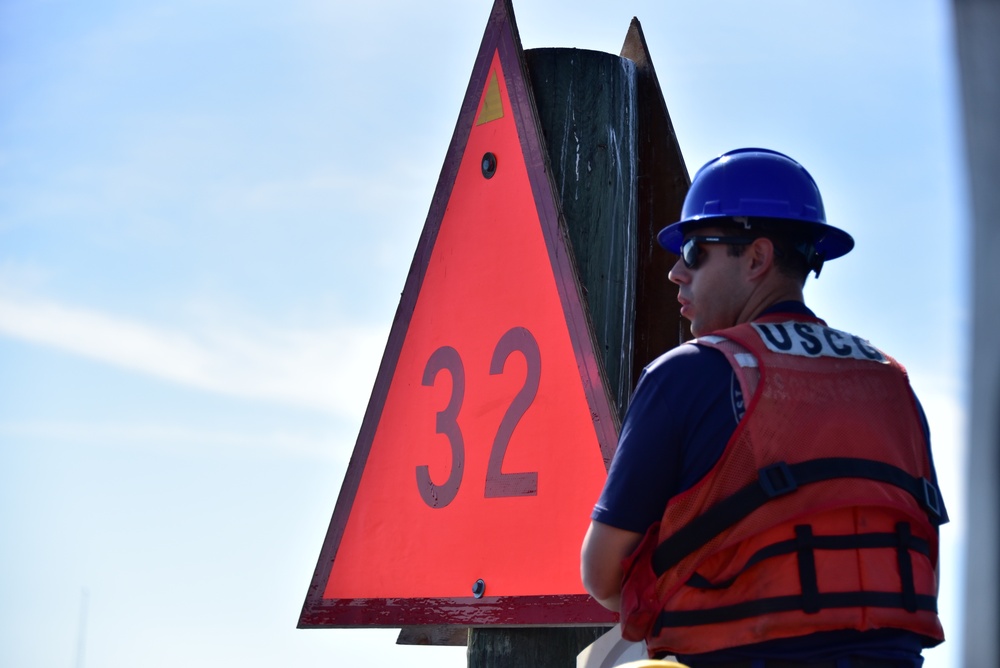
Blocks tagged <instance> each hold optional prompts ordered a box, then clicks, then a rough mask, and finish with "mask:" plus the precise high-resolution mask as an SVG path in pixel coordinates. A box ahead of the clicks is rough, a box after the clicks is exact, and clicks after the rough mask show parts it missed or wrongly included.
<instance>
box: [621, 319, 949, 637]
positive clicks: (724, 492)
mask: <svg viewBox="0 0 1000 668" xmlns="http://www.w3.org/2000/svg"><path fill="white" fill-rule="evenodd" d="M698 343H700V344H703V345H708V346H711V347H714V348H716V349H718V350H720V351H721V352H723V353H724V354H725V355H726V357H727V359H728V360H729V361H730V363H731V364H732V365H733V368H734V369H735V370H736V373H737V377H738V378H739V381H740V384H741V386H742V389H743V391H744V396H745V397H751V399H750V402H749V405H748V409H747V413H746V415H745V416H744V418H743V419H742V420H741V422H740V424H739V425H738V426H737V428H736V430H735V432H734V433H733V436H732V437H731V439H730V441H729V443H728V444H727V445H726V448H725V450H724V452H723V454H722V456H721V457H720V459H719V461H718V462H717V463H716V464H715V466H714V467H713V468H712V470H711V471H710V472H709V473H708V474H707V475H706V476H705V477H704V478H703V479H702V480H700V481H699V482H698V483H696V484H695V485H694V486H693V487H692V488H691V489H689V490H687V491H686V492H684V493H682V494H680V495H678V496H677V497H675V498H673V499H671V501H670V502H669V503H668V505H667V508H666V510H665V511H664V514H663V518H662V520H661V521H660V522H659V523H657V524H655V525H654V526H653V527H651V528H650V530H649V531H648V532H647V534H646V536H645V538H644V539H643V541H642V543H641V544H640V546H639V547H638V548H637V549H636V551H635V552H634V553H633V554H632V555H631V556H630V557H629V558H628V559H627V560H626V561H625V564H624V568H625V579H624V582H623V588H622V628H623V635H624V636H625V637H626V638H628V639H630V640H641V639H645V640H646V642H647V646H648V648H649V651H650V655H651V656H652V655H654V654H655V653H658V652H669V653H675V654H697V653H702V652H710V651H716V650H720V649H725V648H729V647H738V646H742V645H749V644H754V643H758V642H763V641H765V640H771V639H776V638H785V637H793V636H800V635H806V634H810V633H815V632H819V631H829V630H838V629H857V630H862V631H864V630H870V629H878V628H894V629H904V630H909V631H912V632H914V633H917V634H919V635H921V636H923V637H924V639H925V643H926V645H928V646H933V645H936V644H938V643H940V642H941V641H942V640H943V639H944V633H943V630H942V628H941V624H940V621H939V620H938V616H937V578H936V568H937V560H938V532H937V525H939V524H941V523H942V522H944V521H946V517H945V513H944V508H943V506H942V504H941V501H940V496H939V493H938V490H937V487H936V485H935V484H934V483H933V482H932V480H933V473H932V467H931V462H930V457H929V454H928V445H927V443H926V437H925V434H924V431H923V429H922V423H921V420H920V418H919V414H918V411H917V407H916V402H915V399H914V398H913V394H912V392H911V391H910V388H909V381H908V380H907V377H906V372H905V370H904V369H903V368H902V367H901V366H900V365H899V364H898V363H897V362H895V361H894V360H893V359H892V358H890V357H889V356H888V355H886V354H885V353H883V352H882V351H880V350H878V349H876V348H874V347H873V346H871V345H870V344H869V343H868V342H867V341H864V340H863V339H860V338H859V337H856V336H853V335H851V334H847V333H845V332H841V331H838V330H835V329H832V328H830V327H827V326H826V324H825V323H823V322H822V321H820V320H817V319H810V318H805V317H803V316H795V317H794V319H792V318H791V317H790V316H788V315H774V316H767V317H764V318H761V319H759V320H756V321H754V322H752V323H747V324H743V325H738V326H736V327H734V328H731V329H728V330H724V331H721V332H718V333H717V334H716V335H714V336H709V337H703V338H700V339H699V340H698Z"/></svg>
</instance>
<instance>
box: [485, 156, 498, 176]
mask: <svg viewBox="0 0 1000 668" xmlns="http://www.w3.org/2000/svg"><path fill="white" fill-rule="evenodd" d="M482 167H483V176H484V177H485V178H487V179H492V178H493V175H494V174H496V173H497V157H496V156H495V155H493V154H492V153H489V152H487V153H484V154H483V164H482Z"/></svg>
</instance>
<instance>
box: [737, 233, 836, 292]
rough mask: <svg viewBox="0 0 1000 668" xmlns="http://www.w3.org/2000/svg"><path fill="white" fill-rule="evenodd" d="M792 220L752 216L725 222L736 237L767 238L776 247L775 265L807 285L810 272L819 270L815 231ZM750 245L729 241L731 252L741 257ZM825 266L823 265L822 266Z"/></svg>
mask: <svg viewBox="0 0 1000 668" xmlns="http://www.w3.org/2000/svg"><path fill="white" fill-rule="evenodd" d="M794 225H795V223H794V222H792V223H791V224H790V223H789V222H788V221H782V220H777V219H771V218H750V219H747V220H746V222H742V221H739V222H738V221H735V220H734V221H731V222H729V223H727V224H724V225H722V226H721V227H723V229H725V230H726V234H731V235H733V236H748V237H753V238H755V239H756V238H760V237H763V238H765V239H768V240H770V242H771V244H772V245H773V246H774V266H775V267H777V269H778V271H779V272H781V273H782V274H784V275H785V276H787V277H788V278H792V279H795V280H796V281H798V283H799V285H800V286H803V285H805V283H806V279H807V278H808V277H809V272H810V271H812V270H814V269H816V267H815V266H812V264H811V262H810V259H811V258H810V254H811V253H814V251H813V249H812V248H813V242H814V241H815V239H814V236H815V235H814V234H812V233H811V232H810V231H809V230H808V229H803V228H802V227H801V226H800V227H798V229H796V228H795V227H793V226H794ZM746 249H747V247H746V244H729V245H728V248H727V251H726V252H727V253H728V254H729V255H731V256H733V257H740V256H741V255H743V253H744V252H745V251H746ZM820 266H822V265H820Z"/></svg>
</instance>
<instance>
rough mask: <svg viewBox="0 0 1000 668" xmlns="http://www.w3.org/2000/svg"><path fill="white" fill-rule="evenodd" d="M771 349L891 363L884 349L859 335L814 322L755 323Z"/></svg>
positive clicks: (816, 355) (776, 351)
mask: <svg viewBox="0 0 1000 668" xmlns="http://www.w3.org/2000/svg"><path fill="white" fill-rule="evenodd" d="M751 324H752V325H753V328H754V330H756V332H757V334H758V335H759V336H760V338H761V340H762V341H763V342H764V345H765V346H767V349H768V350H770V351H771V352H774V353H782V354H785V355H800V356H802V357H838V358H841V359H856V360H868V361H870V362H882V363H885V364H888V362H889V360H888V359H886V357H885V355H883V354H882V352H881V351H880V350H878V349H877V348H875V347H874V346H872V345H871V344H870V343H868V341H866V340H864V339H862V338H861V337H859V336H855V335H853V334H848V333H847V332H841V331H840V330H837V329H833V328H831V327H826V326H824V325H820V324H818V323H810V322H794V321H791V322H777V323H760V322H754V323H751Z"/></svg>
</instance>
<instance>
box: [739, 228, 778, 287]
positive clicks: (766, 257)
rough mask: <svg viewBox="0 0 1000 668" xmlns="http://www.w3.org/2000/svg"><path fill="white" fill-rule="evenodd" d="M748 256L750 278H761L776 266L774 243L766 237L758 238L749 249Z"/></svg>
mask: <svg viewBox="0 0 1000 668" xmlns="http://www.w3.org/2000/svg"><path fill="white" fill-rule="evenodd" d="M746 255H747V268H748V270H749V272H750V273H749V277H750V278H751V279H755V278H760V277H761V276H763V275H764V274H766V273H767V272H768V271H769V270H770V269H771V268H772V267H773V266H774V243H772V241H771V240H770V239H768V238H766V237H757V238H756V239H754V240H753V243H751V244H750V247H749V248H747V251H746Z"/></svg>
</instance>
